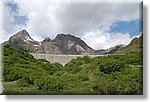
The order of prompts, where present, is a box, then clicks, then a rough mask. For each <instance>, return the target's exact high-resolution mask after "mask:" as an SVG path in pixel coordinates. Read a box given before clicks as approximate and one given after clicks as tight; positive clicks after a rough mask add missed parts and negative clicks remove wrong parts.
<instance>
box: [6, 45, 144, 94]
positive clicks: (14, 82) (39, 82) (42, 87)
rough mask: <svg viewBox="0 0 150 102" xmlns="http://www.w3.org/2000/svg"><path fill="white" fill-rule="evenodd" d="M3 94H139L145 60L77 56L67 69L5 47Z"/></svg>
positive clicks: (136, 54) (67, 65) (130, 57)
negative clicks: (143, 61)
mask: <svg viewBox="0 0 150 102" xmlns="http://www.w3.org/2000/svg"><path fill="white" fill-rule="evenodd" d="M3 63H4V64H3V67H4V71H3V77H4V78H3V86H4V89H5V90H4V92H3V94H32V95H33V94H69V95H70V94H77V95H81V94H83V95H87V94H92V95H95V94H96V95H97V94H98V95H125V94H127V95H129V94H132V95H135V94H136V95H137V94H138V95H139V94H142V93H143V87H142V83H143V81H142V58H141V56H140V55H139V53H138V52H136V53H131V54H127V55H112V56H103V57H95V58H89V57H88V56H85V57H83V58H81V57H78V58H77V59H73V60H72V61H71V62H69V63H67V64H66V65H65V66H64V67H63V66H62V65H61V64H58V63H53V64H52V63H50V62H47V61H46V60H40V59H39V60H36V59H34V58H33V56H32V55H30V54H28V53H25V52H22V51H20V50H16V49H14V48H12V47H10V45H5V46H3Z"/></svg>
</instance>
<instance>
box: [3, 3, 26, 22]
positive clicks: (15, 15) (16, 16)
mask: <svg viewBox="0 0 150 102" xmlns="http://www.w3.org/2000/svg"><path fill="white" fill-rule="evenodd" d="M5 5H6V6H7V7H8V8H10V10H11V11H12V12H10V13H11V15H13V19H14V22H13V23H14V25H26V21H27V20H28V19H27V17H26V16H20V15H19V14H18V11H17V10H18V7H17V4H16V3H14V2H8V3H6V4H5Z"/></svg>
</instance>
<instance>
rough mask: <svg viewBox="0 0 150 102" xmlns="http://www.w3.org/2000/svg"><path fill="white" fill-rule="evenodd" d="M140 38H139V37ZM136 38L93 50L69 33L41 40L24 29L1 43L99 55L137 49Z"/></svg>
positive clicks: (34, 50) (26, 48)
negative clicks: (127, 42) (124, 44)
mask: <svg viewBox="0 0 150 102" xmlns="http://www.w3.org/2000/svg"><path fill="white" fill-rule="evenodd" d="M140 39H141V38H140ZM137 43H139V41H138V38H135V39H133V41H131V43H130V44H129V45H127V46H126V47H123V45H117V46H114V47H111V48H109V49H100V50H94V49H92V48H91V47H90V46H88V45H87V44H86V43H85V42H84V41H83V40H82V39H80V38H78V37H75V36H73V35H70V34H58V35H57V36H56V37H55V39H50V38H45V39H44V40H43V41H42V42H38V41H35V40H33V39H32V38H31V37H30V35H29V33H28V32H27V31H26V30H22V31H19V32H18V33H16V34H14V35H13V36H11V37H10V39H9V40H8V41H6V42H4V43H3V44H4V45H6V44H9V45H10V46H11V47H13V48H16V49H19V50H22V51H24V52H30V53H43V54H71V55H89V54H91V55H94V54H97V55H100V54H113V53H124V52H127V51H130V50H131V51H132V50H136V51H138V48H139V47H138V45H139V44H137ZM141 45H142V44H141Z"/></svg>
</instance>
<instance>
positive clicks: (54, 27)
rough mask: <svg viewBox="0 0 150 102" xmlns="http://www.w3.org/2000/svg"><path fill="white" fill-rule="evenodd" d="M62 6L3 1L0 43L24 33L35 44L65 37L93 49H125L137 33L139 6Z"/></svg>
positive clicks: (47, 0) (46, 2) (51, 2)
mask: <svg viewBox="0 0 150 102" xmlns="http://www.w3.org/2000/svg"><path fill="white" fill-rule="evenodd" d="M105 1H107V0H105ZM120 1H122V0H120ZM62 2H63V1H62ZM62 2H61V1H59V2H56V0H44V2H43V0H38V1H36V0H33V1H30V2H29V1H28V0H24V1H23V2H22V1H21V0H6V1H5V2H4V4H5V5H4V7H5V9H6V13H4V14H6V15H5V18H6V19H5V20H4V22H6V23H5V25H6V26H5V28H4V29H5V30H6V31H5V32H6V34H5V35H4V36H3V37H2V38H1V39H3V40H2V41H5V40H6V39H8V38H9V37H10V36H11V35H12V34H15V33H16V32H18V31H20V30H22V29H26V30H27V31H28V32H29V34H30V35H31V37H32V38H33V39H35V40H38V41H42V40H43V38H44V37H50V38H51V39H53V38H54V37H55V36H56V35H57V34H60V33H64V34H65V33H67V34H68V33H69V34H72V35H74V36H77V37H80V38H81V39H83V40H84V41H85V42H86V43H87V44H88V45H89V46H91V47H92V48H94V49H101V48H103V49H105V48H109V47H112V46H115V45H120V44H124V45H127V44H128V43H129V42H130V41H131V40H132V38H133V37H135V36H137V35H138V34H139V33H140V31H141V30H140V21H139V3H121V2H120V3H119V4H118V3H112V2H111V3H107V2H106V3H103V2H100V3H87V2H86V3H74V2H70V3H69V5H68V4H66V3H62ZM100 27H102V28H100ZM99 28H100V29H99Z"/></svg>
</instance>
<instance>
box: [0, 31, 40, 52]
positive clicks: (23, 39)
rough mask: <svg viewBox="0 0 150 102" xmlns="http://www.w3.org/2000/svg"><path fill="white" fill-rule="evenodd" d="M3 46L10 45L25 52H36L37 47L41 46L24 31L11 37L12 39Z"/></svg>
mask: <svg viewBox="0 0 150 102" xmlns="http://www.w3.org/2000/svg"><path fill="white" fill-rule="evenodd" d="M3 44H9V45H10V46H12V47H14V48H16V49H19V50H22V51H25V52H34V51H35V50H36V49H37V46H39V43H38V42H37V41H34V40H33V39H32V38H31V37H30V35H29V34H28V32H27V31H26V30H22V31H20V32H18V33H16V34H15V35H13V36H11V37H10V39H9V40H8V41H6V42H4V43H3Z"/></svg>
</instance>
